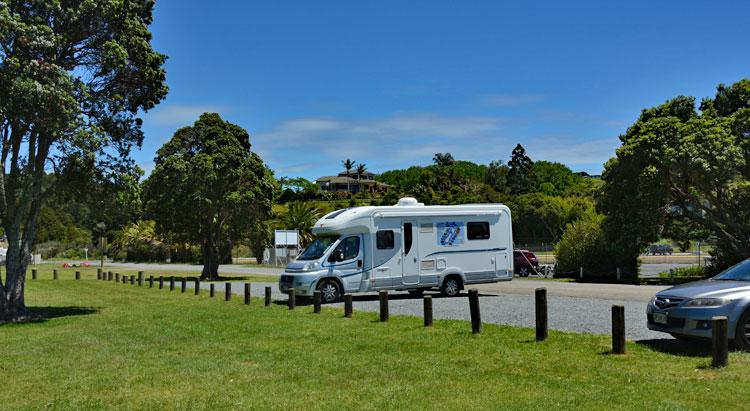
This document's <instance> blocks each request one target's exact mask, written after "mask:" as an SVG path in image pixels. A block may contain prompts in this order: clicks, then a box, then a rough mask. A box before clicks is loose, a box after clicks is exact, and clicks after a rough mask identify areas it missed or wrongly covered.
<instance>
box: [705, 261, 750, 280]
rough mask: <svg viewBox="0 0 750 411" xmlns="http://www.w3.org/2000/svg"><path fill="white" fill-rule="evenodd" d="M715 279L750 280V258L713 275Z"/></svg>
mask: <svg viewBox="0 0 750 411" xmlns="http://www.w3.org/2000/svg"><path fill="white" fill-rule="evenodd" d="M713 279H714V280H735V281H750V259H747V260H745V261H743V262H741V263H739V264H735V265H733V266H731V267H729V268H727V269H726V270H724V271H722V272H721V273H719V274H718V275H716V276H715V277H713Z"/></svg>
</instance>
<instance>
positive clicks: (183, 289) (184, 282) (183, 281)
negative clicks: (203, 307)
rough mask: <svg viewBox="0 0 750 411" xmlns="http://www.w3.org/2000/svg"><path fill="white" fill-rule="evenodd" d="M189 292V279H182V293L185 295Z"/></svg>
mask: <svg viewBox="0 0 750 411" xmlns="http://www.w3.org/2000/svg"><path fill="white" fill-rule="evenodd" d="M185 291H187V278H185V277H182V283H181V284H180V292H182V293H183V294H184V293H185Z"/></svg>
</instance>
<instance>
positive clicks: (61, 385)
mask: <svg viewBox="0 0 750 411" xmlns="http://www.w3.org/2000/svg"><path fill="white" fill-rule="evenodd" d="M207 294H208V293H205V292H204V293H202V295H201V296H194V295H193V294H192V293H190V292H189V293H186V294H181V293H180V292H179V290H178V291H173V292H170V291H168V290H158V289H148V288H139V287H138V286H131V285H124V284H115V283H110V282H100V281H96V280H91V279H90V277H87V279H86V280H82V281H73V280H72V279H70V278H68V277H66V278H63V279H61V280H58V281H52V280H48V279H43V280H37V281H29V283H28V285H27V301H28V305H29V306H30V307H34V310H35V311H37V312H44V313H47V315H49V316H50V317H51V318H50V319H49V320H47V321H44V322H37V323H30V324H11V325H3V326H0V347H2V348H1V350H2V360H1V361H0V380H1V381H2V382H3V388H4V392H5V394H4V395H3V399H2V403H0V404H1V405H0V408H2V409H16V408H26V409H40V408H54V409H90V408H128V409H187V408H190V409H208V408H211V409H230V408H232V409H248V408H255V409H269V408H272V409H323V408H325V409H335V408H344V409H464V410H471V409H475V408H492V409H500V408H513V409H515V408H523V409H550V408H558V409H559V408H563V409H573V408H575V409H597V410H599V409H709V408H710V409H742V408H746V407H747V401H746V398H745V394H746V393H747V390H748V388H750V355H748V354H745V353H731V354H730V366H729V367H728V368H726V369H721V370H714V369H710V368H707V365H708V364H709V361H710V360H709V358H708V357H706V356H705V353H704V352H697V353H696V352H695V351H688V352H687V355H675V354H673V353H669V352H665V351H670V350H672V349H673V348H674V347H671V348H670V346H669V345H668V344H667V345H664V346H658V345H653V346H646V345H642V344H636V343H628V346H627V349H628V354H626V355H622V356H618V355H611V354H609V353H608V350H609V347H610V340H609V338H608V337H607V336H597V335H587V334H573V333H562V332H551V333H550V339H549V340H548V341H546V342H543V343H536V342H534V331H533V330H532V329H524V328H515V327H504V326H494V325H485V328H484V332H483V333H482V334H480V335H472V334H471V331H470V330H471V327H470V324H469V323H468V322H465V321H442V320H441V321H436V322H435V326H434V327H432V328H430V329H426V328H424V327H422V320H421V319H420V318H414V317H392V318H391V321H390V322H387V323H380V322H378V321H377V314H374V313H362V312H357V311H355V314H354V318H351V319H346V318H343V315H342V311H340V310H338V309H334V308H328V309H324V310H323V313H322V314H319V315H316V314H313V313H312V312H311V311H312V309H311V307H309V306H301V307H298V308H297V309H296V310H294V311H290V310H288V309H287V307H286V306H285V305H283V304H282V303H279V304H273V305H272V306H271V307H264V306H263V305H262V302H261V300H253V302H252V304H251V306H249V307H248V306H245V305H243V304H242V301H241V298H234V299H233V300H232V301H230V302H224V301H223V299H221V298H218V297H217V298H215V299H213V300H212V299H210V298H208V295H207ZM355 304H356V303H355ZM355 309H356V305H355ZM467 310H468V304H467ZM698 351H701V350H698Z"/></svg>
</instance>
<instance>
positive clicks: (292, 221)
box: [282, 202, 320, 247]
mask: <svg viewBox="0 0 750 411" xmlns="http://www.w3.org/2000/svg"><path fill="white" fill-rule="evenodd" d="M319 219H320V210H318V209H317V207H315V206H314V205H312V204H310V203H303V202H293V203H289V210H288V211H287V213H286V215H285V216H284V217H283V219H282V222H283V224H284V228H286V229H292V230H297V231H298V232H299V240H300V243H301V244H300V245H301V246H302V247H305V246H306V245H307V244H309V243H310V241H312V239H313V234H312V227H313V225H315V222H316V221H318V220H319Z"/></svg>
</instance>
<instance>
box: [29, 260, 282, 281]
mask: <svg viewBox="0 0 750 411" xmlns="http://www.w3.org/2000/svg"><path fill="white" fill-rule="evenodd" d="M34 268H35V269H36V270H37V276H38V277H37V278H39V279H40V280H41V279H52V278H53V276H54V274H53V271H54V270H57V274H58V278H60V279H63V278H65V279H74V278H75V273H76V271H80V272H81V278H82V279H84V280H96V269H97V268H98V265H97V266H91V267H71V268H62V262H55V263H44V264H39V265H36V266H33V267H30V268H29V272H28V274H27V277H28V278H29V279H31V270H32V269H34ZM104 271H111V272H113V273H120V275H128V276H130V275H137V274H138V272H139V271H140V270H133V269H125V268H122V267H108V266H107V265H105V266H104ZM144 275H145V278H146V279H148V277H149V276H151V275H153V276H154V277H155V278H158V277H159V276H163V277H165V278H167V277H170V276H174V277H177V278H182V277H186V278H194V277H200V272H198V271H179V270H152V271H144ZM219 277H221V278H220V280H218V281H224V280H225V279H229V280H233V281H251V282H252V281H258V282H271V283H275V282H277V281H279V277H278V276H275V275H263V274H237V273H222V272H221V271H219Z"/></svg>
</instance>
